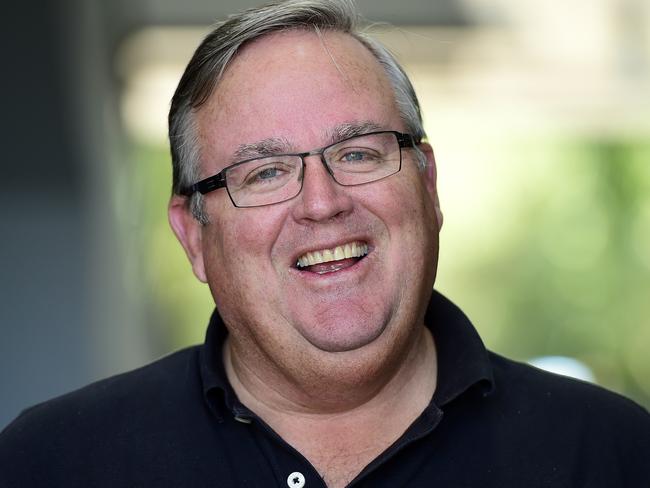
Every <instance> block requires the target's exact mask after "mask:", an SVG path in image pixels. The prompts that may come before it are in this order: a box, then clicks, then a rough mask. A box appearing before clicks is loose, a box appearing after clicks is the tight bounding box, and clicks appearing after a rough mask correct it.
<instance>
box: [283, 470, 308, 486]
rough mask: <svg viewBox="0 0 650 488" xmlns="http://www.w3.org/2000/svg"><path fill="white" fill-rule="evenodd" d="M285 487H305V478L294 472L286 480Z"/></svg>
mask: <svg viewBox="0 0 650 488" xmlns="http://www.w3.org/2000/svg"><path fill="white" fill-rule="evenodd" d="M287 486H290V487H291V488H302V487H303V486H305V477H304V476H303V475H302V473H299V472H298V471H294V472H293V473H291V474H290V475H289V477H288V478H287Z"/></svg>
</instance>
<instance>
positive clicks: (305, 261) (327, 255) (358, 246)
mask: <svg viewBox="0 0 650 488" xmlns="http://www.w3.org/2000/svg"><path fill="white" fill-rule="evenodd" d="M366 254H368V244H363V243H361V242H350V243H348V244H344V245H342V246H336V247H335V248H334V249H321V250H320V251H311V252H308V253H306V254H303V255H302V256H300V257H299V258H298V262H297V263H296V264H297V265H298V266H299V267H305V266H312V265H314V264H320V263H327V262H330V261H338V260H339V259H346V258H359V257H361V256H365V255H366Z"/></svg>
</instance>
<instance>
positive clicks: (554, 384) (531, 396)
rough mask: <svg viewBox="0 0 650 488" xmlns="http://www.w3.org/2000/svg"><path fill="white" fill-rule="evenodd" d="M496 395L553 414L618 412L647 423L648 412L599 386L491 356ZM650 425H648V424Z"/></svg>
mask: <svg viewBox="0 0 650 488" xmlns="http://www.w3.org/2000/svg"><path fill="white" fill-rule="evenodd" d="M489 354H490V359H491V362H492V368H493V372H494V377H495V384H496V389H497V392H499V391H500V393H502V394H503V395H505V396H506V398H507V399H508V400H510V401H512V402H513V403H515V404H536V405H540V406H544V407H545V408H551V410H552V411H555V410H562V409H567V410H571V411H574V410H576V411H580V412H581V414H588V413H590V412H591V413H593V414H595V415H602V414H604V413H606V412H608V413H611V414H614V413H616V412H620V413H621V414H625V416H626V417H628V418H638V419H639V421H641V422H642V423H643V422H645V423H648V422H650V415H649V414H648V412H647V410H646V409H645V408H643V407H642V406H640V405H639V404H637V403H635V402H634V401H632V400H630V399H629V398H626V397H624V396H622V395H620V394H618V393H615V392H613V391H609V390H607V389H605V388H603V387H601V386H598V385H595V384H593V383H589V382H586V381H581V380H578V379H575V378H570V377H568V376H562V375H558V374H554V373H550V372H548V371H544V370H541V369H538V368H536V367H534V366H531V365H529V364H525V363H521V362H517V361H513V360H511V359H507V358H504V357H502V356H499V355H498V354H495V353H492V352H490V353H489ZM649 425H650V424H649Z"/></svg>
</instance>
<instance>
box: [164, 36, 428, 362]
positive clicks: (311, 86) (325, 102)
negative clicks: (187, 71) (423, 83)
mask: <svg viewBox="0 0 650 488" xmlns="http://www.w3.org/2000/svg"><path fill="white" fill-rule="evenodd" d="M197 122H198V127H199V135H200V144H201V163H202V176H203V177H207V176H210V175H212V174H215V173H217V172H218V171H220V170H221V169H223V168H224V167H225V166H228V165H230V164H233V163H234V162H237V160H238V159H242V157H241V155H239V154H238V155H236V152H238V150H239V153H241V148H242V146H243V145H246V146H248V147H250V145H255V144H258V143H260V142H266V143H272V144H273V145H274V146H278V151H279V152H283V153H286V152H302V151H310V150H313V149H315V148H320V147H323V146H326V145H328V144H331V143H332V142H336V137H335V134H336V133H337V131H338V130H339V129H340V128H341V127H344V126H350V125H352V126H356V125H359V126H365V125H370V126H373V127H376V128H378V130H397V131H401V132H405V126H404V124H403V122H402V121H401V119H400V116H399V113H398V111H397V108H396V105H395V101H394V97H393V93H392V90H391V88H390V85H389V82H388V79H387V78H386V75H385V74H384V72H383V70H382V68H381V67H380V65H379V64H378V63H377V62H376V61H375V60H374V58H373V57H372V55H371V54H370V53H369V52H368V51H367V50H366V48H365V47H363V46H362V45H361V44H360V43H359V42H358V41H356V40H354V39H353V38H352V37H350V36H347V35H343V34H340V33H325V34H323V36H322V39H320V38H319V37H318V36H317V35H316V34H315V33H314V32H306V31H289V32H284V33H277V34H272V35H268V36H266V37H263V38H261V39H258V40H256V41H254V42H253V43H251V44H249V45H247V46H246V47H245V48H244V49H243V50H242V51H241V52H240V53H239V54H238V55H237V57H236V58H235V60H234V61H233V62H232V63H231V65H230V66H229V67H228V69H227V71H226V73H225V75H224V77H223V79H222V80H221V81H220V83H219V85H218V87H217V89H216V91H215V92H214V93H213V95H212V96H211V98H210V100H209V101H208V102H207V103H206V105H204V106H203V107H202V108H201V109H200V111H199V112H198V114H197ZM424 149H425V153H427V155H428V157H429V159H430V161H429V164H430V167H429V168H428V169H427V170H425V171H421V170H419V169H418V166H417V159H416V156H415V153H414V151H413V150H412V149H403V150H402V154H403V161H402V169H401V171H400V172H399V173H397V174H395V175H393V176H390V177H388V178H386V179H384V180H381V181H377V182H374V183H370V184H366V185H361V186H354V187H343V186H340V185H338V184H337V183H336V182H335V181H334V180H333V179H332V177H331V176H330V175H329V174H328V173H327V171H326V170H325V168H324V167H323V165H322V163H321V161H320V159H319V157H318V156H310V157H307V158H306V161H305V174H304V184H303V189H302V192H301V193H300V194H299V195H298V196H297V197H295V198H294V199H292V200H289V201H286V202H282V203H278V204H274V205H269V206H265V207H256V208H235V207H234V206H233V205H232V203H231V202H230V200H229V198H228V195H227V193H226V191H225V189H224V190H217V191H215V192H212V193H209V194H208V195H206V198H205V210H206V213H207V215H208V216H209V219H210V223H209V224H207V225H206V226H203V227H201V226H200V225H199V224H198V223H196V222H194V221H191V219H189V218H187V215H186V214H185V216H184V217H182V218H181V216H180V213H181V212H183V211H185V212H186V210H181V208H183V209H184V208H185V207H181V205H180V204H178V205H175V204H174V200H172V205H171V206H170V217H171V220H172V225H174V227H175V230H176V232H177V234H178V235H179V237H180V238H181V241H182V242H183V244H184V246H185V248H186V250H187V251H188V254H189V256H190V259H191V260H192V263H193V268H194V271H195V273H196V274H197V276H198V277H199V278H200V279H202V280H204V281H207V283H208V284H209V286H210V289H211V291H212V294H213V296H214V299H215V302H216V304H217V308H218V310H219V312H220V313H221V315H222V317H223V318H224V320H225V322H226V323H227V324H228V326H229V328H230V332H231V341H232V342H233V344H234V345H233V347H234V348H235V351H239V352H241V353H242V354H243V353H244V352H245V353H246V354H248V355H249V356H250V358H257V359H258V360H262V361H267V362H269V363H270V364H275V365H281V366H282V368H284V369H294V370H295V369H296V368H301V367H302V368H309V367H316V366H315V365H319V364H321V365H322V364H326V363H327V362H328V361H330V359H332V358H334V357H336V361H337V364H345V361H344V359H345V358H350V361H352V362H351V363H349V364H352V363H354V361H356V360H355V359H354V358H357V359H358V358H360V357H365V358H366V359H368V358H372V357H377V358H381V357H389V356H390V354H391V353H392V354H401V351H399V349H400V348H404V347H405V344H407V343H408V342H409V341H412V340H413V337H415V333H414V331H415V330H416V328H417V326H420V325H421V324H422V317H423V314H424V310H425V308H426V302H427V300H428V297H429V295H430V293H431V287H432V285H433V281H434V277H435V269H436V265H437V254H438V240H437V235H438V230H439V225H438V222H439V217H438V216H437V215H436V212H437V207H436V203H435V202H436V195H435V168H433V164H434V163H433V158H432V155H431V152H430V149H429V148H428V146H424ZM249 157H252V155H249ZM176 198H181V197H176ZM175 222H176V223H175ZM179 226H180V227H181V228H180V229H179ZM346 244H349V245H352V244H356V245H357V246H358V247H361V248H364V247H366V246H367V251H368V253H367V255H365V256H364V257H363V258H361V259H358V258H356V259H346V260H343V261H340V262H338V263H334V264H332V263H329V264H328V265H326V266H316V267H313V268H308V269H307V270H301V269H299V268H298V267H297V266H296V263H297V262H298V260H299V259H301V257H303V258H304V257H305V256H306V253H308V252H314V251H321V252H322V251H324V250H330V251H332V253H333V254H334V255H336V253H337V248H338V247H339V246H341V247H342V248H341V250H344V247H345V245H346ZM339 254H340V253H339ZM331 270H334V271H331ZM322 271H330V272H325V273H321V272H322ZM396 351H397V352H396ZM341 361H343V363H342V362H341Z"/></svg>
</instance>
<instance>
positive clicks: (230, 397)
mask: <svg viewBox="0 0 650 488" xmlns="http://www.w3.org/2000/svg"><path fill="white" fill-rule="evenodd" d="M425 324H426V326H427V327H428V328H429V330H430V331H431V334H432V335H433V338H434V342H435V346H436V353H437V363H438V380H437V385H436V391H435V393H434V395H433V400H432V402H433V403H434V404H435V405H437V406H439V407H442V406H444V405H445V404H447V403H449V402H451V401H453V400H454V399H455V398H457V397H459V396H460V395H462V394H463V393H464V392H465V391H467V390H469V389H470V388H472V387H474V386H475V385H476V386H477V387H479V388H481V389H482V392H483V394H484V395H488V394H489V393H491V392H492V391H493V389H494V379H493V375H492V367H491V365H490V360H489V357H488V352H487V350H486V349H485V346H484V345H483V342H482V341H481V338H480V337H479V335H478V333H477V332H476V329H474V326H473V325H472V323H471V322H470V320H469V319H468V318H467V317H466V316H465V314H464V313H463V312H462V311H461V310H460V309H459V308H458V307H457V306H456V305H454V304H453V303H452V302H451V301H449V300H448V299H447V298H445V297H444V296H443V295H441V294H440V293H438V292H437V291H435V290H434V291H433V294H432V296H431V300H430V301H429V306H428V308H427V312H426V315H425ZM227 335H228V332H227V329H226V326H225V324H224V323H223V320H222V319H221V316H220V315H219V313H218V312H217V310H216V309H215V311H214V312H213V313H212V317H211V318H210V323H209V325H208V330H207V333H206V339H205V343H204V344H203V346H202V347H201V352H200V359H199V361H200V371H201V380H202V383H203V394H204V397H205V398H206V400H207V401H208V404H209V405H210V408H211V409H212V411H213V413H214V414H215V415H216V416H217V417H218V418H219V419H221V418H222V417H223V414H224V413H225V411H230V412H232V413H234V414H235V415H237V414H240V413H243V412H245V411H246V409H245V407H243V406H242V405H241V404H240V403H239V401H238V400H237V397H236V395H235V392H234V391H233V389H232V387H231V386H230V383H229V382H228V378H227V377H226V369H225V367H224V364H223V355H222V351H223V345H224V342H225V340H226V336H227ZM223 407H225V408H226V409H227V410H225V411H224V410H223Z"/></svg>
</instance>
